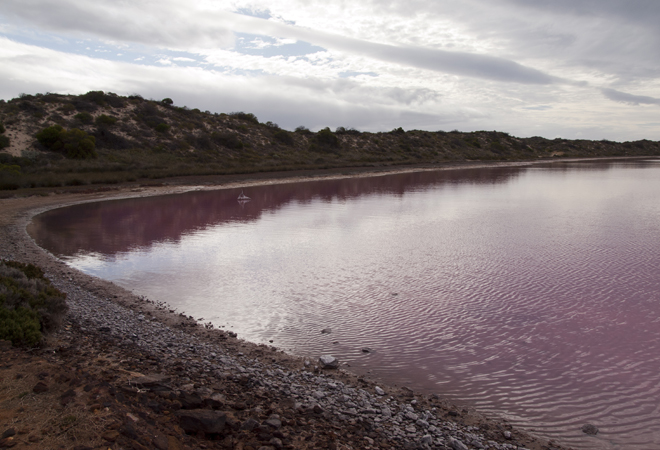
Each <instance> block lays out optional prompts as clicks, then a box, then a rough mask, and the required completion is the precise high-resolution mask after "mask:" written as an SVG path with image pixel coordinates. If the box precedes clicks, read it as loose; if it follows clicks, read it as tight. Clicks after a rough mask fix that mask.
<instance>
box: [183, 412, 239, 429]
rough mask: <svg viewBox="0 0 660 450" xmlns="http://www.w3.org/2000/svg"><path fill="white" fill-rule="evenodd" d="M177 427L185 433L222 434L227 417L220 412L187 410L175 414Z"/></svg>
mask: <svg viewBox="0 0 660 450" xmlns="http://www.w3.org/2000/svg"><path fill="white" fill-rule="evenodd" d="M176 416H177V417H178V418H179V425H180V426H181V428H183V430H184V431H186V432H187V433H198V432H200V431H201V432H203V433H208V434H217V433H222V432H223V431H224V429H225V423H226V422H227V415H226V414H225V413H224V412H221V411H213V410H209V409H188V410H180V411H177V412H176Z"/></svg>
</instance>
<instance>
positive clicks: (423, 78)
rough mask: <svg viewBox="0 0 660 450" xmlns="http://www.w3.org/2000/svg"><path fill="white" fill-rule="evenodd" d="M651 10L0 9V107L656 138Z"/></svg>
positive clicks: (94, 4) (474, 5) (606, 3)
mask: <svg viewBox="0 0 660 450" xmlns="http://www.w3.org/2000/svg"><path fill="white" fill-rule="evenodd" d="M659 23H660V1H658V0H460V1H456V0H451V1H450V0H424V1H421V0H359V1H356V0H354V1H351V2H348V1H345V0H323V1H318V0H233V1H225V0H186V1H182V0H158V1H155V0H130V1H127V0H94V1H90V0H2V1H1V2H0V99H5V100H9V99H11V98H14V97H18V96H19V95H20V94H21V93H26V94H36V93H46V92H57V93H62V94H82V93H85V92H87V91H90V90H102V91H106V92H114V93H117V94H119V95H131V94H140V95H142V96H143V97H144V98H150V99H156V100H161V99H163V98H165V97H169V98H172V99H173V100H174V104H175V105H177V106H187V107H189V108H199V109H200V110H202V111H206V110H208V111H211V112H214V113H215V112H217V113H222V112H224V113H229V112H234V111H244V112H250V113H253V114H255V115H256V116H257V117H258V118H259V120H260V121H261V122H266V121H272V122H274V123H277V124H279V125H280V126H281V127H283V128H285V129H289V130H292V129H294V128H296V127H297V126H300V125H303V126H306V127H308V128H310V129H312V130H318V129H321V128H324V127H327V126H329V127H330V128H331V129H335V128H336V127H339V126H343V127H346V128H349V127H353V128H356V129H358V130H360V131H373V132H377V131H390V130H392V129H393V128H397V127H403V128H404V129H405V130H411V129H419V130H429V131H438V130H444V131H450V130H454V129H457V130H460V131H476V130H497V131H504V132H508V133H511V134H512V135H515V136H520V137H529V136H543V137H546V138H549V139H552V138H556V137H561V138H567V139H595V140H600V139H609V140H614V141H629V140H638V139H651V140H660V25H658V24H659Z"/></svg>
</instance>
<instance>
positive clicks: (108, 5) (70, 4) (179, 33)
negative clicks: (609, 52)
mask: <svg viewBox="0 0 660 450" xmlns="http://www.w3.org/2000/svg"><path fill="white" fill-rule="evenodd" d="M3 3H4V5H3V8H4V9H5V10H7V11H9V12H10V13H11V14H13V15H15V16H17V17H20V18H21V19H22V20H24V21H26V22H29V23H34V24H37V25H39V26H41V27H43V28H47V29H51V30H54V31H58V32H62V33H71V32H79V33H90V34H93V35H96V36H99V37H102V38H106V39H112V40H121V41H128V42H138V43H142V44H150V45H156V46H166V47H168V48H172V49H189V48H191V47H199V48H218V47H223V46H227V45H228V43H229V41H230V37H231V41H232V42H233V33H232V32H233V31H239V32H247V33H257V32H258V33H259V34H266V35H270V36H273V37H275V38H289V39H296V40H300V41H305V42H310V43H312V44H315V45H320V46H322V47H325V48H329V49H332V50H338V51H341V52H344V53H347V54H359V55H361V56H362V57H365V58H372V59H377V60H381V61H385V62H389V63H395V64H399V65H402V66H411V67H416V68H420V69H425V70H431V71H435V72H442V73H448V74H452V75H457V76H467V77H473V78H480V79H486V80H493V81H498V82H508V83H522V84H541V85H544V84H545V85H547V84H553V83H557V82H562V81H563V80H561V79H560V78H558V77H555V76H552V75H549V74H546V73H544V72H543V71H540V70H537V69H534V68H531V67H526V66H524V65H522V64H519V63H517V62H515V61H512V60H508V59H506V58H501V57H496V56H491V55H485V54H479V53H469V52H461V51H447V50H442V49H435V48H426V47H424V46H411V45H403V46H397V45H390V44H382V43H377V42H370V41H368V40H364V39H356V38H352V37H347V36H342V35H338V34H332V33H327V32H323V31H319V30H314V29H310V28H303V27H298V26H292V25H289V24H286V23H281V22H277V21H272V20H267V19H262V18H259V17H253V16H246V15H243V14H235V13H232V12H228V11H222V10H202V9H199V8H198V9H195V8H194V7H187V6H185V7H184V6H182V5H183V4H181V3H176V2H172V1H170V2H167V1H162V2H158V4H156V3H155V2H151V1H143V2H137V3H136V4H135V5H134V6H132V7H130V8H129V7H127V8H118V7H117V5H116V3H115V2H114V1H113V2H108V1H105V2H104V1H96V2H86V1H85V2H83V1H82V0H62V1H60V2H57V6H55V5H54V4H53V3H52V2H51V1H48V0H31V1H30V0H5V1H4V2H3ZM182 19H184V20H182Z"/></svg>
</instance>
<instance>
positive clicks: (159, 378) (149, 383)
mask: <svg viewBox="0 0 660 450" xmlns="http://www.w3.org/2000/svg"><path fill="white" fill-rule="evenodd" d="M168 381H170V377H169V376H167V375H145V376H142V377H138V378H135V379H133V380H131V384H134V385H136V386H139V387H153V386H156V385H161V384H163V383H167V382H168Z"/></svg>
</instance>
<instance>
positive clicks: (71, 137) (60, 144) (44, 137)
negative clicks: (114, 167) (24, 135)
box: [36, 125, 97, 159]
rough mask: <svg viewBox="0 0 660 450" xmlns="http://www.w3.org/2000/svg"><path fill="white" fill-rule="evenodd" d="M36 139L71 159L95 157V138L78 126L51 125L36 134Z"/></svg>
mask: <svg viewBox="0 0 660 450" xmlns="http://www.w3.org/2000/svg"><path fill="white" fill-rule="evenodd" d="M36 137H37V141H39V143H40V144H41V145H43V146H44V147H46V148H47V149H48V150H51V151H54V152H58V153H62V154H64V155H65V156H66V157H67V158H71V159H89V158H96V157H97V154H96V150H95V148H96V138H94V136H90V135H89V134H87V133H85V132H84V131H82V130H79V129H78V128H72V129H70V130H68V131H67V130H65V129H64V128H62V127H61V126H60V125H53V126H50V127H47V128H44V129H43V130H41V131H39V132H38V133H37V134H36Z"/></svg>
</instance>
